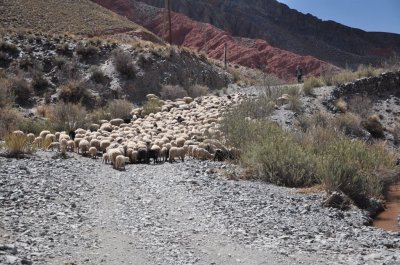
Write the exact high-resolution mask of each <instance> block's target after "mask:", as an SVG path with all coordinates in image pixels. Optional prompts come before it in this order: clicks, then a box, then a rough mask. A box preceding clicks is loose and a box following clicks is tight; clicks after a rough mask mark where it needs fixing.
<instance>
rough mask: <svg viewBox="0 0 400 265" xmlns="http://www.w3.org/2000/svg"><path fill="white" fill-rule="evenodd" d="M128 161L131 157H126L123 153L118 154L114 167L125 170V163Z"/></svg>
mask: <svg viewBox="0 0 400 265" xmlns="http://www.w3.org/2000/svg"><path fill="white" fill-rule="evenodd" d="M127 162H129V157H125V156H123V155H118V156H117V157H116V158H115V165H114V168H115V169H119V170H122V169H124V170H125V164H126V163H127Z"/></svg>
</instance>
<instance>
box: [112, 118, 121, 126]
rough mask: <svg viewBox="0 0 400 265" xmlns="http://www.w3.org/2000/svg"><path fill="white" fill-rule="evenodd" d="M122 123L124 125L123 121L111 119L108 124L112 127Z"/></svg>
mask: <svg viewBox="0 0 400 265" xmlns="http://www.w3.org/2000/svg"><path fill="white" fill-rule="evenodd" d="M122 123H124V120H123V119H112V120H111V121H110V124H111V125H113V126H120V125H121V124H122Z"/></svg>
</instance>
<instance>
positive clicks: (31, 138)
mask: <svg viewBox="0 0 400 265" xmlns="http://www.w3.org/2000/svg"><path fill="white" fill-rule="evenodd" d="M26 137H27V138H28V141H29V143H33V141H35V135H34V134H33V133H28V134H27V135H26Z"/></svg>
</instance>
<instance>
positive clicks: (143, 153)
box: [137, 148, 149, 164]
mask: <svg viewBox="0 0 400 265" xmlns="http://www.w3.org/2000/svg"><path fill="white" fill-rule="evenodd" d="M137 152H138V153H137V162H138V163H142V162H143V163H146V164H147V163H148V161H149V158H148V153H147V148H139V150H138V151H137Z"/></svg>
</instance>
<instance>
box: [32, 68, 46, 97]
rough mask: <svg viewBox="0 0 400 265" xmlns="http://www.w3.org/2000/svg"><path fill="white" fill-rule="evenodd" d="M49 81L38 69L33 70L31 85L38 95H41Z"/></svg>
mask: <svg viewBox="0 0 400 265" xmlns="http://www.w3.org/2000/svg"><path fill="white" fill-rule="evenodd" d="M49 85H50V83H49V81H48V80H47V79H46V77H45V76H44V75H43V73H42V72H40V71H35V72H34V73H33V76H32V87H33V89H34V90H35V92H36V93H37V94H38V95H43V93H44V92H46V90H47V88H48V87H49Z"/></svg>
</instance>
